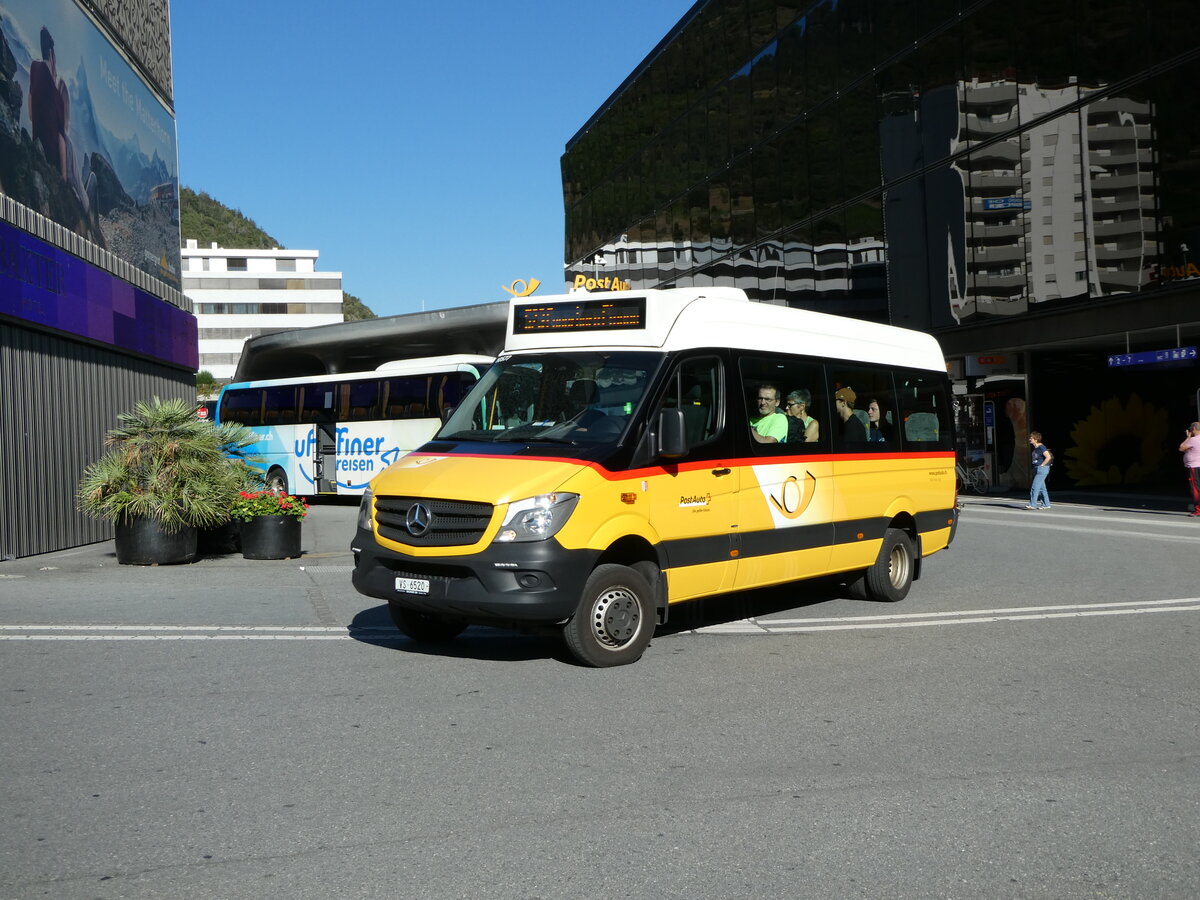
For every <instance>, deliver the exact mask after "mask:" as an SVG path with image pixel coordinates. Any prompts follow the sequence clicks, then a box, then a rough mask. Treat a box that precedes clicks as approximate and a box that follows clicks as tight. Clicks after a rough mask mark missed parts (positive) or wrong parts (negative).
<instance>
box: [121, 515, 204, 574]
mask: <svg viewBox="0 0 1200 900" xmlns="http://www.w3.org/2000/svg"><path fill="white" fill-rule="evenodd" d="M116 530H117V533H116V545H117V562H118V563H120V564H121V565H123V566H169V565H176V564H178V563H190V562H191V561H192V560H194V559H195V558H196V529H195V528H181V529H180V530H179V531H173V532H167V531H163V528H162V523H160V522H159V521H158V519H150V518H134V519H122V520H121V521H119V522H117V526H116Z"/></svg>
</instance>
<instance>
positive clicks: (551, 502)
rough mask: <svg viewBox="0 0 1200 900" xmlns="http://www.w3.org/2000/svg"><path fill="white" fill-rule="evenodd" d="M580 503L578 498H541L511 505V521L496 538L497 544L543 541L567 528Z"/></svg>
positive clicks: (547, 495) (544, 496)
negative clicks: (567, 523)
mask: <svg viewBox="0 0 1200 900" xmlns="http://www.w3.org/2000/svg"><path fill="white" fill-rule="evenodd" d="M578 502H579V495H578V494H541V495H539V496H537V497H530V498H529V499H528V500H518V501H516V502H515V503H510V504H509V506H508V521H506V522H505V523H504V527H503V528H501V529H500V533H499V534H498V535H496V543H498V544H508V543H512V542H513V541H544V540H545V539H546V538H548V537H551V536H552V535H554V534H556V533H557V532H558V530H559V529H560V528H562V527H563V525H565V524H566V522H567V519H569V518H570V517H571V513H572V512H573V511H574V510H575V504H576V503H578Z"/></svg>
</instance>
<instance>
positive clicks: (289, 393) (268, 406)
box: [262, 385, 296, 425]
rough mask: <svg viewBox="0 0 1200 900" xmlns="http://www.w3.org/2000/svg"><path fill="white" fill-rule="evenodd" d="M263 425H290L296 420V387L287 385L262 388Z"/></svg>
mask: <svg viewBox="0 0 1200 900" xmlns="http://www.w3.org/2000/svg"><path fill="white" fill-rule="evenodd" d="M263 395H264V401H265V402H264V412H263V419H262V424H264V425H292V424H295V422H296V388H295V387H293V386H291V385H287V386H283V385H281V386H279V387H270V388H264V389H263Z"/></svg>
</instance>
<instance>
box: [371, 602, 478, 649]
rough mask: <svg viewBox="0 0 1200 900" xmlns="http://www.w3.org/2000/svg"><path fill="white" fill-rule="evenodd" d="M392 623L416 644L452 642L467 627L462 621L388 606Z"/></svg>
mask: <svg viewBox="0 0 1200 900" xmlns="http://www.w3.org/2000/svg"><path fill="white" fill-rule="evenodd" d="M388 612H390V613H391V614H392V622H393V623H394V624H395V626H396V627H397V628H399V629H400V630H401V631H402V632H404V633H405V634H406V635H408V636H409V637H410V638H412V639H413V640H414V641H416V642H417V643H418V644H444V643H446V642H447V641H452V640H454V639H455V638H456V637H458V636H459V635H460V634H462V633H463V629H465V628H466V627H467V623H466V622H464V621H463V620H462V619H451V618H442V617H441V616H432V615H429V614H428V613H422V612H416V611H415V610H411V609H404V608H402V607H397V606H393V605H392V604H390V603H389V604H388Z"/></svg>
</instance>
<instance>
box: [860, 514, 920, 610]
mask: <svg viewBox="0 0 1200 900" xmlns="http://www.w3.org/2000/svg"><path fill="white" fill-rule="evenodd" d="M914 558H915V551H914V549H913V542H912V538H910V537H909V536H908V532H905V531H901V530H900V529H899V528H889V529H888V530H887V531H885V532H884V533H883V546H882V547H880V548H879V558H878V559H877V560H875V564H874V565H873V566H871V568H869V569H867V571H866V573H865V574H864V580H865V584H864V587H865V588H866V593H867V596H868V597H870V598H871V599H872V600H883V601H886V602H891V603H894V602H895V601H897V600H903V599H904V598H905V597H906V596H908V589H909V588H910V587H912V580H913V571H914V569H915V564H914Z"/></svg>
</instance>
